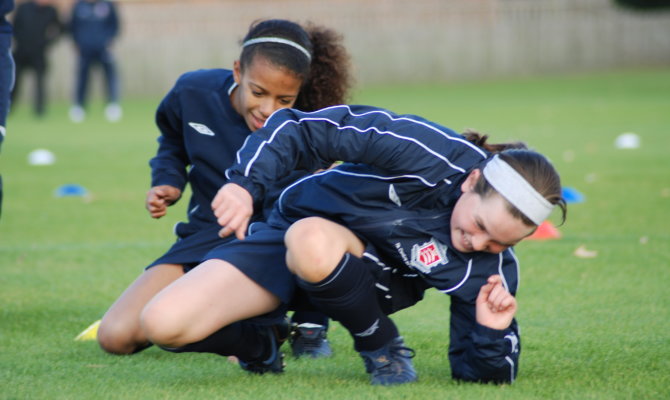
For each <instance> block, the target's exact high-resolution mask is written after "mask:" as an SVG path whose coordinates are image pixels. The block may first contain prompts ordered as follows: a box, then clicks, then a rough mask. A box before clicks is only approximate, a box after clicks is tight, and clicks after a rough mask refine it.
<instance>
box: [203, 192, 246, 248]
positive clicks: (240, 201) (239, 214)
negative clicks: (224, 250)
mask: <svg viewBox="0 0 670 400" xmlns="http://www.w3.org/2000/svg"><path fill="white" fill-rule="evenodd" d="M212 209H213V211H214V215H215V216H216V221H217V222H218V223H219V225H221V226H222V227H223V228H222V229H221V230H220V231H219V236H221V237H226V236H228V235H230V234H231V233H233V232H234V233H235V236H236V237H237V238H238V239H240V240H243V239H244V237H245V234H246V232H247V226H248V225H249V219H250V218H251V216H252V215H253V201H252V198H251V195H250V194H249V192H247V191H246V189H244V188H242V187H241V186H239V185H236V184H232V183H229V184H226V185H224V186H223V187H222V188H221V189H219V192H218V193H217V194H216V196H215V197H214V200H212Z"/></svg>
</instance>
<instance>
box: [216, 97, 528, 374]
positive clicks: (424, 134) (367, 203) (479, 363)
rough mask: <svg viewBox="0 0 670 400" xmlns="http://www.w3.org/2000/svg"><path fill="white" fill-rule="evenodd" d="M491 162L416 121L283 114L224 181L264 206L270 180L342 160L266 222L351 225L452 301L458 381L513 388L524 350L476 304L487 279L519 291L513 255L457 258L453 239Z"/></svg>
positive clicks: (373, 113) (296, 187)
mask: <svg viewBox="0 0 670 400" xmlns="http://www.w3.org/2000/svg"><path fill="white" fill-rule="evenodd" d="M489 156H490V154H488V153H487V152H485V151H484V150H482V149H481V148H479V147H477V146H475V145H473V144H472V143H470V142H468V141H466V140H465V139H464V138H463V136H461V135H459V134H457V133H455V132H454V131H452V130H450V129H448V128H445V127H442V126H440V125H438V124H435V123H433V122H430V121H427V120H425V119H423V118H421V117H417V116H410V115H396V114H393V113H391V112H389V111H386V110H383V109H379V108H374V107H369V106H345V105H343V106H334V107H329V108H326V109H323V110H319V111H315V112H311V113H305V112H300V111H297V110H292V109H286V110H280V111H277V112H276V113H275V114H274V115H273V116H272V117H271V118H270V119H268V121H267V122H266V125H265V127H264V128H263V129H260V130H258V131H257V132H255V133H254V134H252V135H251V136H250V137H249V140H247V142H246V143H245V145H244V146H243V147H242V148H241V149H240V151H239V154H238V160H239V161H238V163H236V164H235V165H233V166H232V167H231V168H229V169H228V170H227V171H226V175H227V177H228V178H229V181H230V182H234V183H237V184H239V185H241V186H243V187H244V188H246V189H247V190H249V192H250V193H251V194H252V196H253V197H254V198H255V199H262V198H263V195H264V193H265V191H266V190H267V188H268V187H271V184H272V182H275V181H276V180H278V179H279V178H280V177H282V176H283V175H285V174H287V173H288V172H289V171H291V170H293V169H295V168H300V169H306V170H315V169H318V168H322V167H323V166H325V165H330V163H331V162H333V161H337V160H343V161H346V163H344V164H342V165H340V166H338V167H337V168H334V169H331V170H327V171H324V172H321V173H318V174H315V175H311V176H307V177H305V178H303V179H301V180H299V181H297V182H296V183H294V184H292V185H291V186H289V187H288V188H286V189H285V190H284V191H283V193H282V194H281V196H280V198H279V200H278V201H277V203H276V205H275V210H274V212H273V214H272V215H271V216H270V218H269V220H268V222H269V223H270V224H272V223H273V221H282V224H285V223H286V222H289V223H290V222H293V221H296V220H298V219H300V218H304V217H307V216H322V217H325V218H328V219H330V220H333V221H335V222H338V223H341V224H343V225H345V226H347V227H348V228H349V229H351V230H352V231H354V232H355V233H356V234H357V235H359V237H361V238H363V239H364V240H366V241H367V243H368V244H369V245H371V246H372V248H373V249H374V250H375V253H376V254H375V256H376V257H378V258H379V261H380V262H382V263H384V264H385V265H388V266H390V267H392V268H398V269H399V270H400V271H401V272H402V273H403V274H404V275H406V276H408V277H411V276H415V277H419V278H421V279H423V280H424V281H425V283H426V284H427V286H432V287H434V288H436V289H437V290H440V291H442V292H443V293H447V294H449V295H450V296H451V307H450V310H451V323H450V325H451V326H450V328H451V329H450V345H449V358H450V362H451V369H452V375H453V376H454V377H455V378H457V379H462V380H468V381H485V382H490V381H492V382H511V381H513V380H514V378H515V376H516V372H517V370H518V360H519V350H520V344H519V337H518V328H517V324H516V321H514V322H513V323H512V325H511V326H510V327H509V328H508V329H506V330H502V331H498V330H494V329H489V328H487V327H484V326H481V325H479V324H477V323H476V320H475V299H476V297H477V294H478V292H479V289H480V287H481V286H482V285H484V284H485V283H486V279H487V278H488V277H489V276H490V275H493V274H500V275H501V276H502V277H503V280H504V284H505V286H506V287H507V289H508V290H509V291H510V292H511V293H512V294H515V293H516V290H517V287H518V262H517V260H516V257H515V255H514V252H513V250H512V249H508V250H506V251H504V252H503V253H501V254H490V253H484V252H474V253H461V252H459V251H457V250H456V249H454V248H453V246H452V245H451V239H450V228H449V221H450V217H451V212H452V210H453V206H454V204H455V202H456V200H457V199H458V197H459V196H460V195H461V193H462V192H461V190H460V184H461V183H462V182H463V180H464V179H465V178H466V176H467V174H468V173H469V172H470V171H471V170H472V169H474V168H476V167H478V166H480V165H481V164H482V163H483V162H484V161H485V160H486V159H487V158H488V157H489Z"/></svg>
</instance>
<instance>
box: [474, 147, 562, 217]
mask: <svg viewBox="0 0 670 400" xmlns="http://www.w3.org/2000/svg"><path fill="white" fill-rule="evenodd" d="M483 173H484V177H485V178H486V180H487V181H488V182H489V183H490V184H491V186H493V188H494V189H495V190H497V191H498V193H500V194H501V195H502V196H503V197H504V198H505V199H507V201H509V202H510V203H512V205H513V206H514V207H516V208H517V209H518V210H519V211H521V212H522V213H523V215H525V216H526V217H528V219H530V220H531V221H533V222H534V223H535V225H540V224H541V223H542V221H544V220H545V219H547V218H548V217H549V215H550V214H551V212H552V211H553V209H554V206H553V205H552V204H551V203H550V202H548V201H547V199H545V198H544V196H542V195H541V194H540V193H538V192H537V190H535V189H534V188H533V187H532V186H531V185H530V183H528V181H526V180H525V179H524V178H523V177H522V176H521V175H520V174H519V173H518V172H516V170H515V169H514V168H512V167H511V166H510V165H509V164H507V163H506V162H505V161H503V159H502V158H500V157H498V155H495V156H494V157H493V159H492V160H491V161H489V162H488V164H486V166H485V167H484V170H483Z"/></svg>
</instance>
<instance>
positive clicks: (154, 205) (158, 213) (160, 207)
mask: <svg viewBox="0 0 670 400" xmlns="http://www.w3.org/2000/svg"><path fill="white" fill-rule="evenodd" d="M145 207H146V209H147V210H148V211H149V214H150V215H151V217H152V218H160V217H162V216H164V215H165V214H167V206H166V204H165V200H163V199H162V198H161V197H160V196H158V195H157V193H156V191H155V190H149V192H148V193H147V199H146V202H145Z"/></svg>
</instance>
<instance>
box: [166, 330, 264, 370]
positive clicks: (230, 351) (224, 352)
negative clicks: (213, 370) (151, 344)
mask: <svg viewBox="0 0 670 400" xmlns="http://www.w3.org/2000/svg"><path fill="white" fill-rule="evenodd" d="M267 347H268V346H267V344H266V342H265V340H263V337H261V335H259V330H258V326H257V325H254V324H251V323H248V322H244V321H241V322H235V323H233V324H230V325H228V326H225V327H223V328H221V329H220V330H218V331H216V332H214V333H213V334H211V335H210V336H208V337H206V338H204V339H203V340H201V341H199V342H195V343H189V344H187V345H185V346H182V347H163V346H161V348H162V349H164V350H167V351H171V352H173V353H214V354H219V355H221V356H236V357H237V358H239V359H240V360H245V361H248V360H256V359H259V358H262V357H263V356H265V353H269V352H270V351H271V349H267ZM268 356H269V355H268Z"/></svg>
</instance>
